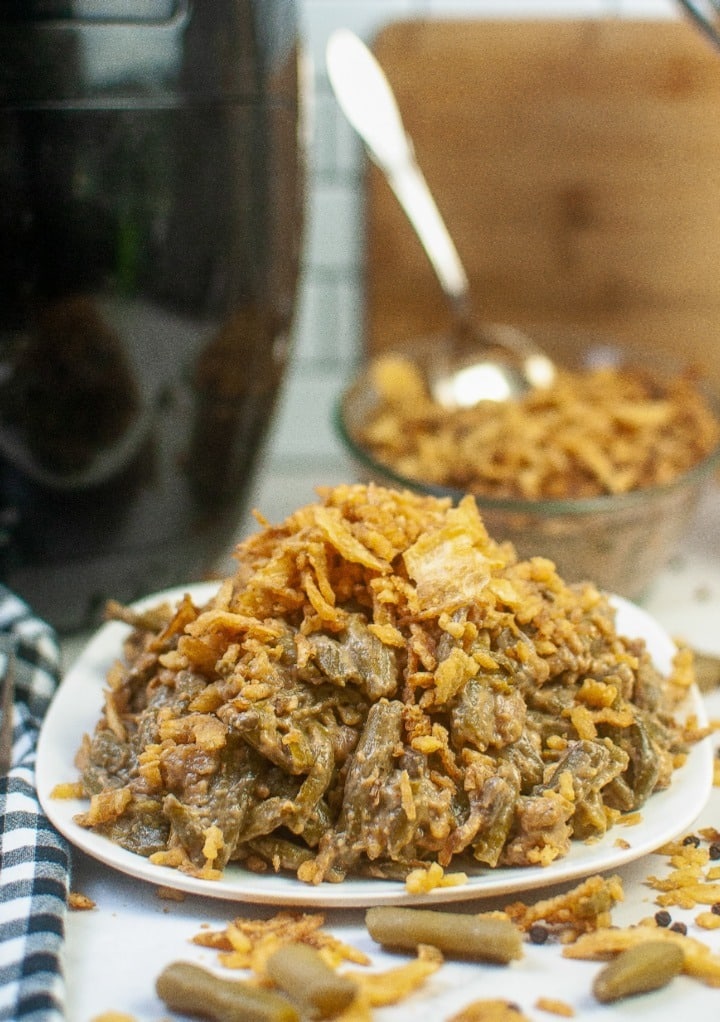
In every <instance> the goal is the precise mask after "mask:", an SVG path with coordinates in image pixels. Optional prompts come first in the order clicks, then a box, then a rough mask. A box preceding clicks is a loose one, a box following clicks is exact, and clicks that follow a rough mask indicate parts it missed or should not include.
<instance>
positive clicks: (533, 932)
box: [528, 923, 550, 944]
mask: <svg viewBox="0 0 720 1022" xmlns="http://www.w3.org/2000/svg"><path fill="white" fill-rule="evenodd" d="M549 936H550V931H549V930H548V928H547V926H543V924H542V923H533V924H532V926H531V927H530V929H529V930H528V937H529V938H530V940H531V941H532V942H533V944H544V943H545V941H546V940H547V939H548V937H549Z"/></svg>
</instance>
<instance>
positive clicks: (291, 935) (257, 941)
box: [192, 911, 370, 974]
mask: <svg viewBox="0 0 720 1022" xmlns="http://www.w3.org/2000/svg"><path fill="white" fill-rule="evenodd" d="M324 922H325V916H324V915H323V914H322V913H293V912H289V911H285V912H278V913H277V915H274V916H272V917H271V918H269V919H245V918H242V917H238V918H236V919H233V921H232V922H231V923H229V924H228V925H227V926H226V927H225V928H224V929H222V930H204V931H202V932H200V933H198V934H196V935H195V936H194V937H193V938H192V942H193V944H199V945H200V946H201V947H207V948H212V949H213V950H215V951H218V952H220V956H219V961H220V964H221V965H224V966H225V967H226V968H228V969H252V970H253V971H254V972H257V973H259V974H264V971H265V962H266V961H267V959H268V958H269V957H270V955H271V954H272V953H273V952H274V951H276V950H277V948H278V947H280V946H281V945H283V944H292V943H300V944H307V945H309V946H310V947H313V948H315V949H316V950H317V951H319V952H320V953H321V954H322V956H323V958H324V959H325V960H326V962H327V963H328V964H329V965H331V966H333V967H335V966H337V965H338V964H339V963H340V962H353V963H354V964H356V965H368V964H369V963H370V959H369V958H368V956H367V955H366V954H364V952H362V951H359V950H358V949H357V948H354V947H351V946H350V945H349V944H345V943H343V942H342V941H341V940H338V938H337V937H334V936H332V934H330V933H328V932H327V931H326V930H323V929H322V926H323V924H324Z"/></svg>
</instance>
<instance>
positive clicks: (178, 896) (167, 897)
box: [156, 887, 186, 901]
mask: <svg viewBox="0 0 720 1022" xmlns="http://www.w3.org/2000/svg"><path fill="white" fill-rule="evenodd" d="M156 893H157V896H158V898H161V899H162V900H163V901H185V897H186V895H185V892H184V891H179V890H178V889H177V888H176V887H158V888H157V891H156Z"/></svg>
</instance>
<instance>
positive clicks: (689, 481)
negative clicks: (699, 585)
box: [333, 366, 720, 518]
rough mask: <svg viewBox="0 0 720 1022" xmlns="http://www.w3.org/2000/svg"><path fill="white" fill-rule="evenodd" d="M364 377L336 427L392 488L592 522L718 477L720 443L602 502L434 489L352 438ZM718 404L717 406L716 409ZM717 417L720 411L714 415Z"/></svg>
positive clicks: (352, 386)
mask: <svg viewBox="0 0 720 1022" xmlns="http://www.w3.org/2000/svg"><path fill="white" fill-rule="evenodd" d="M365 369H366V366H363V367H361V370H360V372H359V373H358V374H357V375H356V376H355V377H354V378H353V380H352V381H351V382H350V383H349V384H348V385H347V386H346V387H345V388H344V389H343V391H342V393H341V394H340V396H339V398H338V399H337V400H336V402H335V406H334V409H333V425H334V428H335V431H336V433H337V434H338V436H339V437H340V439H341V441H342V442H343V443H344V444H345V446H346V448H347V449H348V450H349V452H350V453H351V454H352V456H353V457H354V458H355V459H356V460H357V461H358V462H359V463H360V464H361V465H362V466H363V467H364V468H365V469H366V470H368V471H370V472H374V473H377V474H379V475H382V476H385V477H387V480H388V482H387V485H390V486H396V487H401V488H402V489H406V490H411V491H415V492H416V493H417V492H421V493H424V494H426V495H428V496H431V497H440V498H450V499H451V500H452V501H453V502H457V501H459V500H461V499H462V498H463V497H466V496H468V495H469V496H471V497H473V498H474V500H475V502H476V504H477V506H478V508H479V509H480V510H481V511H482V510H487V511H488V512H492V511H506V512H514V513H516V514H525V515H527V514H534V515H537V516H542V517H546V518H549V517H551V516H561V515H566V516H578V517H579V516H583V515H585V516H589V515H592V514H607V513H610V512H619V511H624V510H631V509H633V508H637V507H640V506H642V505H643V504H649V503H654V502H655V501H659V500H661V499H662V498H663V497H669V496H670V495H671V494H673V493H675V492H677V491H680V490H684V489H687V488H689V487H692V486H694V485H696V484H699V483H700V482H701V481H703V480H704V479H705V478H706V477H708V476H710V475H711V474H712V473H713V471H714V470H715V469H716V468H717V467H718V466H720V442H719V443H718V444H717V445H716V446H715V447H714V448H713V450H711V451H710V452H709V453H708V454H706V455H705V457H704V458H702V459H701V460H700V461H698V462H696V464H695V465H693V466H692V467H691V468H689V469H687V471H685V472H683V473H682V475H679V476H677V478H675V479H672V480H670V481H669V482H667V483H661V484H658V485H655V486H645V487H642V488H640V489H636V490H628V491H626V492H623V493H604V494H599V495H598V496H596V497H559V498H541V499H538V500H533V499H531V498H522V497H490V496H485V495H484V494H482V493H475V492H473V491H472V490H462V489H457V488H455V487H451V486H443V485H442V484H440V483H428V482H424V481H423V480H420V479H413V478H411V477H410V476H404V475H402V474H401V473H399V472H397V471H395V470H394V469H392V468H390V466H388V465H385V464H384V463H383V462H381V461H378V460H377V459H376V458H373V457H372V456H371V455H370V453H369V452H368V451H367V449H366V448H365V447H363V446H362V445H361V444H360V443H359V442H358V441H357V440H356V439H355V438H354V437H353V435H352V433H351V431H350V428H349V426H348V424H347V416H346V406H347V403H348V401H349V400H350V399H351V398H352V396H353V393H354V392H355V390H356V389H357V388H358V387H359V386H360V385H361V384H362V382H363V378H364V370H365ZM715 403H716V402H713V405H714V404H715ZM714 410H716V411H717V409H714Z"/></svg>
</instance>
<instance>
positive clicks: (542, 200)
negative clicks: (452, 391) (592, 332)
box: [366, 19, 720, 379]
mask: <svg viewBox="0 0 720 1022" xmlns="http://www.w3.org/2000/svg"><path fill="white" fill-rule="evenodd" d="M374 50H375V53H376V55H377V56H378V58H379V60H380V62H381V63H382V65H383V67H384V69H385V71H386V73H387V75H388V78H389V79H390V82H391V84H392V86H393V89H394V90H395V93H396V95H397V99H398V103H399V106H400V109H401V112H402V115H403V118H404V120H405V123H406V126H407V128H408V131H409V133H410V135H411V137H412V138H413V141H414V144H415V148H416V151H417V154H418V158H419V161H420V164H421V166H422V167H423V169H424V172H425V175H426V177H427V179H428V181H429V184H430V186H431V188H432V189H433V191H434V193H435V195H436V198H437V200H438V204H439V205H440V207H441V210H442V212H443V215H444V216H445V218H446V221H447V223H448V226H449V228H450V231H451V233H452V234H453V236H454V238H455V241H456V244H457V247H458V250H459V252H460V255H461V257H462V259H463V261H464V263H465V265H466V268H467V270H468V274H469V276H470V279H471V283H472V289H473V292H474V296H475V305H476V310H477V313H478V316H479V317H480V318H483V319H487V320H492V321H499V322H515V323H521V324H525V325H530V324H533V323H539V324H556V323H560V324H563V325H567V324H569V325H573V326H574V325H578V326H582V327H584V328H591V329H597V330H601V331H607V332H610V333H612V334H614V335H616V336H619V337H621V338H627V339H631V340H632V341H633V342H636V343H641V344H647V346H648V348H649V349H652V348H653V347H655V346H657V347H659V348H661V349H665V350H667V351H671V352H674V351H682V352H683V353H688V354H689V355H692V356H694V357H697V358H699V359H701V360H702V361H703V362H706V363H707V368H708V369H709V371H710V373H711V374H713V375H715V376H717V377H718V379H720V54H717V53H715V52H714V51H713V50H711V49H710V48H709V46H708V45H707V44H706V43H705V41H704V40H703V39H701V38H700V37H699V35H697V33H696V32H695V30H694V29H693V28H692V27H691V26H690V25H689V24H687V23H685V22H683V21H634V20H626V19H602V20H592V21H587V20H584V19H575V20H543V21H527V20H522V19H521V20H513V21H505V20H502V21H500V20H498V21H495V20H472V21H466V20H451V21H439V22H438V21H430V20H418V21H408V22H399V23H394V24H391V25H390V26H388V27H387V28H385V29H384V30H383V31H382V33H381V34H380V35H379V36H378V38H377V39H376V40H375V43H374ZM366 214H367V224H366V285H367V290H366V294H367V308H366V316H367V319H366V338H367V345H368V348H369V349H370V350H371V351H372V350H377V349H379V348H382V347H383V346H387V345H388V344H392V343H393V342H396V341H398V340H402V339H405V338H408V337H413V336H421V335H427V334H429V333H433V332H435V331H437V330H439V329H442V328H443V327H445V326H446V325H447V323H448V316H447V310H446V306H445V302H444V298H443V296H442V293H441V292H440V288H439V286H438V285H437V283H436V281H435V278H434V276H433V272H432V269H431V267H430V264H429V262H428V261H427V258H426V256H425V253H424V252H423V250H422V248H421V247H420V243H419V242H418V241H417V239H416V237H415V235H414V233H413V231H412V229H411V228H410V226H409V224H408V223H407V221H406V220H405V217H404V214H403V213H402V211H401V210H400V208H399V206H398V205H397V201H396V199H395V198H394V196H393V195H392V193H391V192H390V190H389V188H388V186H387V184H386V183H385V181H384V180H383V179H382V178H381V176H380V174H379V173H378V171H377V169H376V168H375V167H373V166H372V165H368V168H367V176H366Z"/></svg>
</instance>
